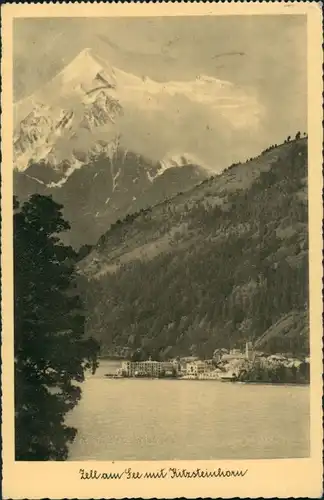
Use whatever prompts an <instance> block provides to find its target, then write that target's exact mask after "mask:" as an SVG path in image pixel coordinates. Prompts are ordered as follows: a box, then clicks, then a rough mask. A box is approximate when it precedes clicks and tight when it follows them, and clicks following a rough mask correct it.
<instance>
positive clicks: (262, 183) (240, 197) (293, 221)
mask: <svg viewBox="0 0 324 500" xmlns="http://www.w3.org/2000/svg"><path fill="white" fill-rule="evenodd" d="M307 223H308V211H307V138H300V134H299V135H298V136H296V139H295V140H292V141H291V140H287V141H285V143H284V144H282V145H279V146H277V145H275V146H273V147H271V148H268V149H267V150H266V151H264V152H263V153H262V154H261V155H260V156H259V157H257V158H255V159H251V160H249V161H247V162H246V163H245V164H236V165H233V166H231V167H229V168H228V169H227V170H226V171H224V172H223V173H222V174H221V175H219V176H215V177H211V178H209V179H207V180H204V181H203V182H201V183H200V185H198V186H196V187H195V188H193V189H191V190H190V191H187V192H185V193H179V194H178V195H177V196H176V197H174V198H172V199H169V200H166V201H164V202H162V203H160V204H158V205H156V206H154V207H152V208H150V209H146V210H140V211H139V212H138V213H135V214H133V215H129V216H127V217H126V218H125V219H124V220H123V221H118V223H116V224H114V225H112V226H111V228H110V229H109V231H108V232H107V233H105V234H104V235H103V236H102V237H101V238H100V240H99V241H98V244H97V245H96V246H95V247H93V248H90V247H89V248H88V249H87V252H85V253H88V255H85V257H84V258H83V259H82V260H81V261H80V262H79V286H80V290H81V292H82V294H83V297H84V300H85V303H86V310H87V324H86V329H87V331H88V333H89V334H90V333H91V335H93V336H94V337H96V338H97V339H98V340H99V341H100V343H101V347H102V352H103V353H110V354H111V353H118V352H126V351H127V352H130V353H131V352H133V351H135V350H136V349H141V350H142V351H143V352H144V353H145V356H146V355H151V356H153V357H155V358H156V359H158V358H161V359H163V358H166V357H169V356H177V355H187V354H192V355H198V356H201V357H210V356H211V355H212V353H213V351H214V349H216V348H219V347H225V348H233V347H241V346H243V345H244V343H245V342H246V341H247V340H251V341H252V342H254V343H257V342H258V340H259V339H260V346H262V350H264V351H265V352H279V351H280V352H290V353H293V354H307V353H308V349H309V346H308V231H307ZM287 325H288V326H287ZM122 349H124V351H123V350H122Z"/></svg>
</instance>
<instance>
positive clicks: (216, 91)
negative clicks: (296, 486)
mask: <svg viewBox="0 0 324 500" xmlns="http://www.w3.org/2000/svg"><path fill="white" fill-rule="evenodd" d="M58 7H59V6H58ZM89 7H90V6H89ZM273 12H274V11H273ZM247 14H248V12H246V13H245V15H240V14H237V15H226V14H224V15H191V16H186V15H175V16H172V15H163V13H162V12H161V15H143V16H141V15H136V16H135V15H134V16H129V17H128V16H127V11H125V15H121V16H118V17H109V14H108V15H106V16H104V15H102V16H97V17H91V16H83V17H80V16H78V14H77V12H76V14H75V15H73V14H72V15H70V16H61V17H56V16H55V15H54V14H53V15H47V16H46V15H44V16H41V17H39V16H35V17H34V16H30V15H29V16H28V15H27V16H25V17H24V16H22V17H21V16H18V17H17V18H13V20H12V26H11V30H12V31H11V35H12V55H11V57H12V60H11V63H10V64H11V66H12V68H11V71H12V85H11V93H12V103H11V114H12V136H11V145H8V147H10V149H11V153H10V154H11V159H12V166H11V165H6V169H9V170H10V169H11V172H12V173H11V178H12V181H11V182H12V192H11V195H10V196H11V204H12V207H13V208H12V215H11V217H12V245H13V260H12V270H13V293H12V295H13V297H12V298H13V357H14V360H13V367H12V372H13V376H14V383H13V388H12V391H13V395H12V397H13V399H14V424H13V425H14V451H13V453H14V461H15V462H29V463H30V464H29V465H32V463H33V462H53V461H54V462H71V463H72V462H79V464H77V467H76V471H77V473H79V474H80V475H79V479H80V480H82V479H99V476H100V474H101V473H99V472H97V471H96V470H95V469H96V467H94V466H93V463H97V464H98V467H100V463H102V462H103V461H107V462H111V463H115V462H123V461H125V464H126V465H127V463H128V462H137V463H139V466H140V463H141V462H154V463H155V464H156V467H158V466H159V462H160V461H168V464H170V467H169V466H168V467H167V468H166V469H164V468H163V469H160V472H159V473H158V474H160V475H157V476H154V477H156V478H158V479H164V478H165V477H166V476H164V474H168V477H169V478H170V477H171V479H173V478H189V477H194V478H196V477H198V478H202V477H205V476H204V475H205V474H209V472H207V469H206V467H203V468H202V469H199V468H198V469H197V467H194V469H193V470H195V474H196V475H195V476H190V474H191V473H189V472H188V473H187V472H185V471H186V469H183V468H181V469H178V468H177V465H176V464H177V461H187V465H188V464H190V461H205V463H207V462H206V461H231V462H230V463H231V467H230V469H231V473H230V475H232V476H233V477H236V476H241V478H243V477H244V475H245V474H246V473H247V470H248V467H247V466H246V467H244V466H242V467H241V466H240V465H239V463H241V462H239V461H246V460H247V461H249V460H257V461H258V460H267V459H271V460H274V459H310V457H311V378H312V377H311V372H312V362H313V353H314V350H313V349H312V348H311V333H310V332H311V327H310V325H311V322H310V321H311V320H310V316H311V312H310V311H311V309H312V302H311V300H310V258H309V257H310V253H311V249H312V248H311V246H310V245H311V241H313V240H312V239H311V238H310V211H309V200H310V193H311V192H312V191H311V190H310V185H309V178H310V177H309V176H310V175H311V174H310V170H311V169H313V170H312V171H313V174H312V175H314V172H317V175H319V177H318V179H319V183H320V182H321V179H320V172H321V160H320V159H319V161H318V162H316V161H312V162H311V161H310V160H309V158H310V155H309V147H310V146H309V144H310V143H311V141H312V136H311V132H310V123H309V121H310V119H311V118H310V113H309V105H308V103H309V92H310V91H309V79H308V68H309V64H310V60H309V50H308V43H307V40H308V23H307V15H306V14H305V15H301V14H299V13H298V14H295V13H294V12H293V11H291V12H288V13H286V14H285V15H281V14H275V13H271V12H270V14H269V13H264V14H262V13H260V15H253V14H251V15H247ZM2 71H3V70H2ZM313 178H314V177H313ZM319 185H320V184H318V186H319ZM2 189H4V187H2ZM315 189H316V186H315ZM317 195H318V190H317V191H316V196H317ZM317 200H318V202H320V200H319V198H318V199H317ZM319 206H321V204H320V205H319ZM319 237H320V234H318V238H319ZM318 248H319V247H318ZM319 269H320V272H321V268H319ZM317 278H319V274H317ZM318 298H319V297H318ZM317 334H318V336H319V337H321V335H322V333H321V330H319V331H318V332H317ZM318 342H320V340H319V339H318ZM312 380H313V379H312ZM86 461H91V463H92V466H91V467H85V466H84V465H82V463H83V462H86ZM232 461H234V462H232ZM235 461H237V467H236V466H235ZM172 464H174V465H172ZM233 464H234V465H233ZM153 465H154V464H153ZM163 467H164V466H163ZM158 469H159V467H158V468H157V469H156V470H158ZM121 470H122V471H123V472H121V473H120V474H121V476H120V478H119V477H118V479H127V477H126V476H127V473H128V474H131V472H130V469H127V467H126V468H125V466H122V467H121ZM212 470H216V469H215V468H214V467H212ZM217 470H218V472H217V473H216V472H214V473H211V474H214V475H213V477H214V478H216V477H221V476H222V475H224V477H225V476H226V472H222V469H221V468H217ZM98 471H99V468H98ZM127 471H128V472H127ZM163 471H167V472H163ZM204 471H205V472H204ZM244 471H245V472H244ZM188 474H189V475H188ZM217 474H218V475H217ZM123 475H124V477H122V476H123ZM125 475H126V476H125ZM96 476H98V477H96ZM141 477H142V476H141ZM144 477H145V476H144ZM149 477H150V478H151V476H149ZM206 477H212V476H206ZM263 496H266V495H265V494H263ZM34 498H36V497H34Z"/></svg>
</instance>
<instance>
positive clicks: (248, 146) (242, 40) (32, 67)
mask: <svg viewBox="0 0 324 500" xmlns="http://www.w3.org/2000/svg"><path fill="white" fill-rule="evenodd" d="M86 47H90V48H92V49H93V50H94V51H95V52H96V53H97V54H98V55H100V56H102V57H104V58H105V59H106V60H108V61H109V62H110V64H111V65H113V66H115V67H118V68H120V69H122V70H124V71H126V72H129V73H133V74H135V75H137V76H147V77H149V78H151V79H153V80H155V81H158V82H169V81H171V80H173V81H194V80H196V78H197V76H198V75H208V76H211V77H214V78H217V79H220V80H225V81H228V82H231V84H232V88H233V93H232V95H233V96H235V97H236V98H237V96H242V95H244V96H245V97H246V102H247V103H251V106H250V109H247V108H246V111H244V113H245V115H242V114H241V115H239V114H238V113H235V111H234V110H233V113H232V115H231V117H230V119H229V120H228V122H224V121H222V120H218V115H217V112H216V111H215V113H214V112H213V113H212V112H211V109H210V107H208V106H198V105H197V103H196V102H193V100H192V99H191V103H190V106H189V104H188V103H187V101H188V100H187V101H186V104H185V103H184V98H183V103H182V107H181V110H182V113H183V115H184V116H186V120H187V121H188V120H190V123H191V129H190V127H188V126H186V127H185V126H184V124H183V122H182V125H179V127H178V130H177V131H176V132H175V133H174V134H172V133H170V131H167V130H166V128H167V126H168V124H167V123H165V124H164V125H165V126H164V127H163V128H161V127H160V128H156V139H155V141H156V143H157V142H158V141H159V136H160V138H161V144H163V147H161V148H160V150H161V154H162V150H163V151H166V149H167V148H168V147H169V148H171V149H172V148H173V149H174V146H173V145H172V147H171V145H170V144H169V143H170V141H171V142H172V140H173V141H174V138H175V136H176V137H177V139H178V140H179V145H181V147H186V148H188V147H189V146H190V141H191V142H192V140H195V141H196V143H197V144H196V146H195V148H194V149H195V151H194V153H196V154H198V155H200V156H205V158H204V161H206V162H208V163H210V162H211V160H212V158H213V157H215V158H217V159H218V160H219V162H220V163H224V162H226V161H230V160H237V159H240V158H241V157H242V159H244V158H243V157H244V156H250V155H252V154H253V153H257V152H258V151H260V149H262V148H263V147H267V146H268V145H270V144H272V143H275V142H277V143H278V142H281V141H282V140H283V139H285V138H286V137H287V136H288V135H292V134H294V133H296V131H297V130H302V131H306V128H307V40H306V17H305V16H301V15H294V16H290V15H285V16H269V15H267V16H262V15H251V16H203V17H154V18H96V19H94V18H52V19H49V18H43V19H42V18H38V19H16V20H15V23H14V56H13V57H14V61H13V63H14V96H15V99H16V100H19V99H22V98H24V97H26V96H28V95H30V94H32V93H33V92H34V91H35V90H37V89H39V88H41V87H42V85H44V83H46V82H47V81H48V80H49V79H51V78H53V77H54V76H55V75H56V74H57V73H58V72H59V71H60V70H61V69H62V68H63V67H64V66H66V65H67V64H68V63H69V62H70V61H71V60H72V59H73V58H74V57H75V56H76V55H77V54H78V53H79V52H80V51H81V50H83V49H84V48H86ZM192 92H195V88H193V90H192ZM165 105H166V106H170V107H171V101H170V103H166V104H165ZM211 115H213V116H211ZM254 115H255V116H256V115H257V116H256V120H254V126H251V117H253V116H254ZM242 116H243V118H242ZM244 116H245V118H246V120H245V121H246V123H245V122H244ZM139 119H140V118H139V116H136V120H139ZM183 121H184V120H183ZM240 122H242V123H241V125H240ZM195 123H196V125H195ZM209 124H212V129H213V130H214V137H212V136H211V135H209V136H208V137H207V135H206V134H205V135H197V134H196V135H195V127H196V129H197V128H198V127H199V128H200V127H202V128H204V130H207V129H209ZM151 125H152V124H150V126H151ZM205 125H206V126H205ZM130 127H131V128H132V129H134V123H132V124H130ZM152 127H153V129H154V125H152ZM189 129H190V130H189ZM238 129H240V130H238ZM139 134H140V132H138V134H137V135H139ZM194 135H195V138H194V139H193V136H194ZM184 136H186V137H184ZM190 137H191V139H190ZM189 139H190V140H189ZM139 140H140V139H139ZM168 141H169V142H168ZM164 143H165V144H164ZM222 146H223V149H224V148H225V147H226V148H231V147H234V148H235V154H234V155H233V154H232V155H231V154H225V153H224V151H222V152H220V150H221V149H222ZM179 147H180V146H179Z"/></svg>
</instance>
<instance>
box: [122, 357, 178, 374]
mask: <svg viewBox="0 0 324 500" xmlns="http://www.w3.org/2000/svg"><path fill="white" fill-rule="evenodd" d="M121 372H122V374H123V375H124V376H125V377H136V376H137V377H145V376H146V377H160V376H161V375H162V374H165V375H173V374H174V373H178V370H177V367H176V365H175V364H174V363H172V362H171V361H162V362H160V361H153V360H151V359H149V360H147V361H123V362H122V366H121Z"/></svg>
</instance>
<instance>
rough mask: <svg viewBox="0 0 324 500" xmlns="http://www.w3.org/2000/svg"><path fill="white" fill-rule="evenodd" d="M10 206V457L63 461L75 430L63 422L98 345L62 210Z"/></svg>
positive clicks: (31, 203)
mask: <svg viewBox="0 0 324 500" xmlns="http://www.w3.org/2000/svg"><path fill="white" fill-rule="evenodd" d="M14 209H15V212H14V287H15V440H16V460H28V461H30V460H65V459H66V458H67V455H68V444H69V443H71V442H72V441H73V440H74V437H75V435H76V432H77V431H76V429H74V428H72V427H68V426H67V425H66V424H65V423H64V418H65V415H66V414H67V412H68V411H70V410H72V408H73V407H74V406H75V405H76V404H77V403H78V401H79V399H80V396H81V389H80V383H81V382H83V380H84V372H85V370H87V369H92V370H93V371H95V369H96V367H97V356H98V350H99V346H98V344H97V342H96V341H95V340H93V339H92V338H85V336H84V316H83V312H82V303H81V301H80V298H79V296H78V295H77V291H76V283H75V278H76V275H75V267H74V263H75V258H76V254H75V252H74V251H73V249H72V248H71V247H66V246H64V245H63V244H62V243H61V242H60V240H59V238H58V234H59V233H60V232H61V231H65V230H68V229H69V224H68V223H67V222H66V221H65V220H63V218H62V215H61V209H62V206H60V205H58V204H56V203H55V202H54V201H53V200H52V199H51V198H49V197H45V196H40V195H33V196H32V197H31V198H30V199H29V200H28V201H27V202H25V203H24V204H23V205H22V206H19V204H18V203H17V201H16V200H15V201H14Z"/></svg>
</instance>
